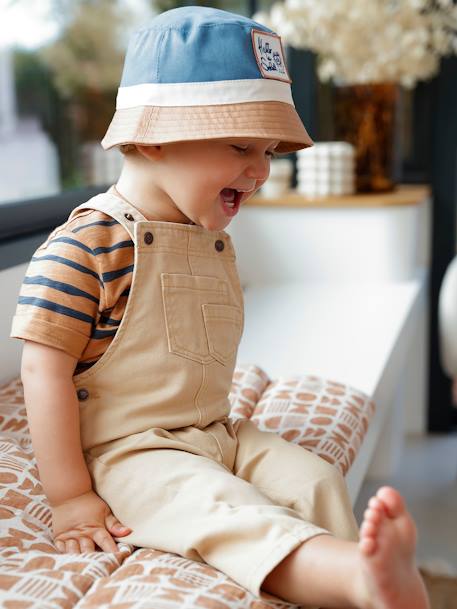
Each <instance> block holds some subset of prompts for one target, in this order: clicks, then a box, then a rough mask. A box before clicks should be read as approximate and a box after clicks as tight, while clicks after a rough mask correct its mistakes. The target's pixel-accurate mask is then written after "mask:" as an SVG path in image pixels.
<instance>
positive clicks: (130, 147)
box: [119, 144, 136, 155]
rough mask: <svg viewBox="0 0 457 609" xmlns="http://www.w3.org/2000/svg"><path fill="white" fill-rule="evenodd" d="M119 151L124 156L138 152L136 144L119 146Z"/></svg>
mask: <svg viewBox="0 0 457 609" xmlns="http://www.w3.org/2000/svg"><path fill="white" fill-rule="evenodd" d="M119 150H120V151H121V153H122V154H124V155H125V154H129V153H130V152H133V151H134V150H136V147H135V144H121V145H120V146H119Z"/></svg>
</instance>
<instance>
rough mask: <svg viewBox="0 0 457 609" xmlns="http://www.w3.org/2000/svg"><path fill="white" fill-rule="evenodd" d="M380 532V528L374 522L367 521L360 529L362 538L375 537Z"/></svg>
mask: <svg viewBox="0 0 457 609" xmlns="http://www.w3.org/2000/svg"><path fill="white" fill-rule="evenodd" d="M377 532H378V527H377V525H376V524H374V523H373V522H368V521H365V522H364V523H363V524H362V526H361V527H360V535H361V536H362V537H375V536H376V534H377Z"/></svg>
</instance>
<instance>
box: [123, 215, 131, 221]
mask: <svg viewBox="0 0 457 609" xmlns="http://www.w3.org/2000/svg"><path fill="white" fill-rule="evenodd" d="M124 218H126V219H127V220H130V221H133V216H132V214H124Z"/></svg>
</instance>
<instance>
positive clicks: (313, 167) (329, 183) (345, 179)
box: [296, 142, 355, 196]
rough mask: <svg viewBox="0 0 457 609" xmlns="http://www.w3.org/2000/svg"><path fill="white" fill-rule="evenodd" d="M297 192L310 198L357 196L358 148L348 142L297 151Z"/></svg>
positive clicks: (317, 144) (317, 145) (321, 143)
mask: <svg viewBox="0 0 457 609" xmlns="http://www.w3.org/2000/svg"><path fill="white" fill-rule="evenodd" d="M296 154H297V187H296V190H297V191H298V192H300V193H301V194H304V195H307V196H325V195H350V194H354V192H355V148H354V146H353V145H352V144H349V143H348V142H319V143H315V144H314V146H311V147H310V148H304V149H302V150H298V151H297V153H296Z"/></svg>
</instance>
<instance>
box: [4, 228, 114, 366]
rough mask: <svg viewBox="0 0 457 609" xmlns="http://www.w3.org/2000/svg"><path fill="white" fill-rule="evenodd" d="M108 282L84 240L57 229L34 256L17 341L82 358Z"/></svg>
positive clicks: (18, 314)
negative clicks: (23, 340)
mask: <svg viewBox="0 0 457 609" xmlns="http://www.w3.org/2000/svg"><path fill="white" fill-rule="evenodd" d="M101 298H103V282H102V278H101V277H100V275H99V269H98V262H97V256H96V255H95V252H94V250H93V249H92V247H90V245H89V244H88V243H86V242H84V240H83V239H82V237H81V235H80V234H78V233H75V232H72V230H71V229H70V228H69V226H68V225H67V226H64V227H63V228H59V229H56V230H55V231H54V232H53V233H51V235H50V236H49V237H48V239H47V240H46V242H45V243H44V244H42V245H41V246H40V247H39V248H38V249H37V250H36V252H35V254H34V255H33V257H32V259H31V261H30V263H29V265H28V268H27V271H26V274H25V277H24V280H23V283H22V285H21V289H20V292H19V296H18V302H17V307H16V311H15V315H14V317H13V321H12V326H11V333H10V336H11V337H12V338H21V339H25V340H32V341H35V342H38V343H42V344H44V345H48V346H50V347H55V348H57V349H62V350H63V351H65V352H66V353H68V354H69V355H72V356H73V357H76V358H78V359H79V358H80V356H81V354H82V352H83V351H84V349H85V347H86V345H87V343H88V341H89V339H90V336H91V332H92V328H93V327H94V325H95V324H96V321H97V316H98V311H99V308H100V299H101Z"/></svg>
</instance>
